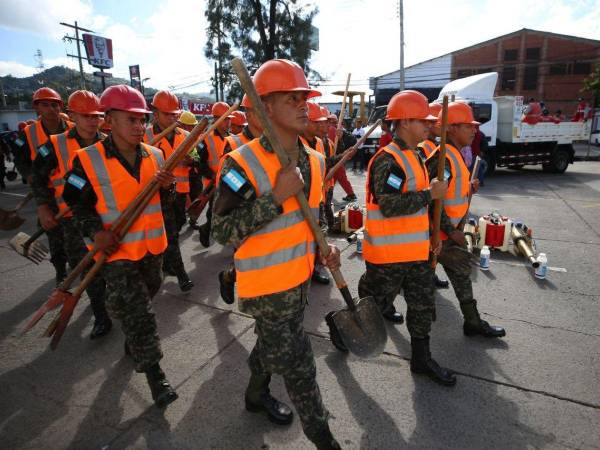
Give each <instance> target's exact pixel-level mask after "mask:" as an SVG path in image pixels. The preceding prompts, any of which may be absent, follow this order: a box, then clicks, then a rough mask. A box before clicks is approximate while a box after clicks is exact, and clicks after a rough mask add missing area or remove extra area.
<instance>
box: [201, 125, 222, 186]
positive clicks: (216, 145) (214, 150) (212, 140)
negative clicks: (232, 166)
mask: <svg viewBox="0 0 600 450" xmlns="http://www.w3.org/2000/svg"><path fill="white" fill-rule="evenodd" d="M204 145H205V146H206V150H207V151H208V167H209V168H210V170H211V171H212V172H213V173H214V174H215V176H216V175H217V173H219V166H220V164H221V158H222V157H223V150H225V138H222V137H221V136H219V135H218V134H216V133H215V132H214V131H211V132H210V133H209V134H208V136H206V137H205V138H204ZM210 183H211V180H209V179H208V178H203V179H202V185H203V186H204V188H205V189H206V187H208V185H209V184H210Z"/></svg>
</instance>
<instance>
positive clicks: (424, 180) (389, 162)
mask: <svg viewBox="0 0 600 450" xmlns="http://www.w3.org/2000/svg"><path fill="white" fill-rule="evenodd" d="M431 118H432V117H431V116H430V115H429V106H428V103H427V98H426V97H425V96H424V95H423V94H421V93H419V92H417V91H410V90H409V91H401V92H399V93H398V94H396V95H394V96H393V97H392V99H391V100H390V103H389V104H388V108H387V116H386V120H390V121H392V122H393V124H392V127H393V128H392V129H393V132H394V140H393V141H392V143H391V144H389V145H388V146H387V147H384V148H382V149H380V150H379V151H378V152H377V154H376V155H375V156H374V157H373V159H372V160H371V162H370V163H369V168H368V173H367V184H366V201H367V219H366V223H365V231H364V234H365V239H364V242H363V257H364V260H365V265H366V272H365V273H364V274H363V275H362V276H361V278H360V281H359V284H358V292H359V296H360V297H367V296H372V297H373V298H374V299H375V302H376V303H377V306H378V307H379V309H380V311H381V312H382V313H385V312H386V310H387V309H388V308H389V307H390V304H391V302H392V301H393V299H394V296H395V294H396V292H397V291H398V289H399V288H401V289H403V291H404V300H405V301H406V304H407V313H406V324H407V327H408V332H409V333H410V340H411V348H412V355H411V360H410V368H411V371H412V372H414V373H420V374H425V375H427V376H429V377H430V378H431V379H433V380H434V381H436V382H438V383H440V384H443V385H447V386H451V385H454V384H455V383H456V377H455V376H454V374H453V373H452V371H450V370H448V369H445V368H443V367H441V366H439V365H438V363H437V362H436V361H435V360H434V359H433V358H432V357H431V352H430V349H429V332H430V330H431V322H432V319H433V313H434V287H433V273H434V272H433V269H432V267H431V262H430V254H431V251H432V249H431V242H430V219H429V213H428V208H429V205H430V203H431V201H432V200H435V199H441V198H443V197H444V195H445V193H446V189H447V184H446V182H441V181H438V180H437V179H433V180H432V181H431V182H430V181H429V176H428V175H427V170H426V168H425V165H424V163H423V161H422V159H421V157H420V156H419V153H418V152H417V150H416V148H417V144H418V143H419V142H421V141H423V140H424V139H425V137H426V136H427V132H428V128H429V122H428V121H429V120H431ZM434 250H436V251H437V250H438V249H434ZM329 317H330V316H329ZM329 323H330V327H331V326H332V325H331V324H332V321H331V319H329Z"/></svg>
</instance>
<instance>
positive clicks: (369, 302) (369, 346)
mask: <svg viewBox="0 0 600 450" xmlns="http://www.w3.org/2000/svg"><path fill="white" fill-rule="evenodd" d="M354 303H355V304H356V310H355V311H351V310H349V309H347V308H346V309H342V310H341V311H337V312H336V313H334V314H333V316H332V319H333V322H334V324H335V326H336V328H337V331H338V333H339V334H340V336H341V338H342V341H343V342H344V344H345V345H346V347H347V348H348V350H349V351H350V352H352V353H354V354H355V355H356V356H359V357H361V358H373V357H376V356H379V355H380V354H381V352H383V349H384V347H385V343H386V342H387V329H386V328H385V323H384V321H383V316H382V315H381V312H380V311H379V308H378V307H377V304H376V303H375V300H374V299H373V297H365V298H361V299H359V300H355V301H354Z"/></svg>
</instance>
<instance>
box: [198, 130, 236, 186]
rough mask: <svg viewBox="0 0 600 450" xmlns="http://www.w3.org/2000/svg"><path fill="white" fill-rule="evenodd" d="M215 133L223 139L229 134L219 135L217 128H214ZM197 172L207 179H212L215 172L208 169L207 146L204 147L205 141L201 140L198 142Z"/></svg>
mask: <svg viewBox="0 0 600 450" xmlns="http://www.w3.org/2000/svg"><path fill="white" fill-rule="evenodd" d="M215 134H216V135H217V136H220V137H221V138H223V139H225V138H226V137H227V136H229V134H228V133H225V134H224V135H221V133H219V130H217V129H216V128H215ZM197 169H198V173H199V174H200V175H202V176H203V177H204V178H208V179H211V180H212V179H213V178H214V177H215V174H214V173H213V171H212V170H211V169H210V166H209V165H208V148H207V147H206V141H202V142H200V144H198V166H197Z"/></svg>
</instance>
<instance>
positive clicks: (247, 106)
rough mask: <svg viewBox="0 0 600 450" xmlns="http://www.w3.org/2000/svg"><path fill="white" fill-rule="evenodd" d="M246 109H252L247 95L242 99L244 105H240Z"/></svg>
mask: <svg viewBox="0 0 600 450" xmlns="http://www.w3.org/2000/svg"><path fill="white" fill-rule="evenodd" d="M240 105H241V106H243V107H244V108H252V103H251V102H250V99H249V98H248V96H247V95H246V94H244V96H243V97H242V103H241V104H240Z"/></svg>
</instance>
